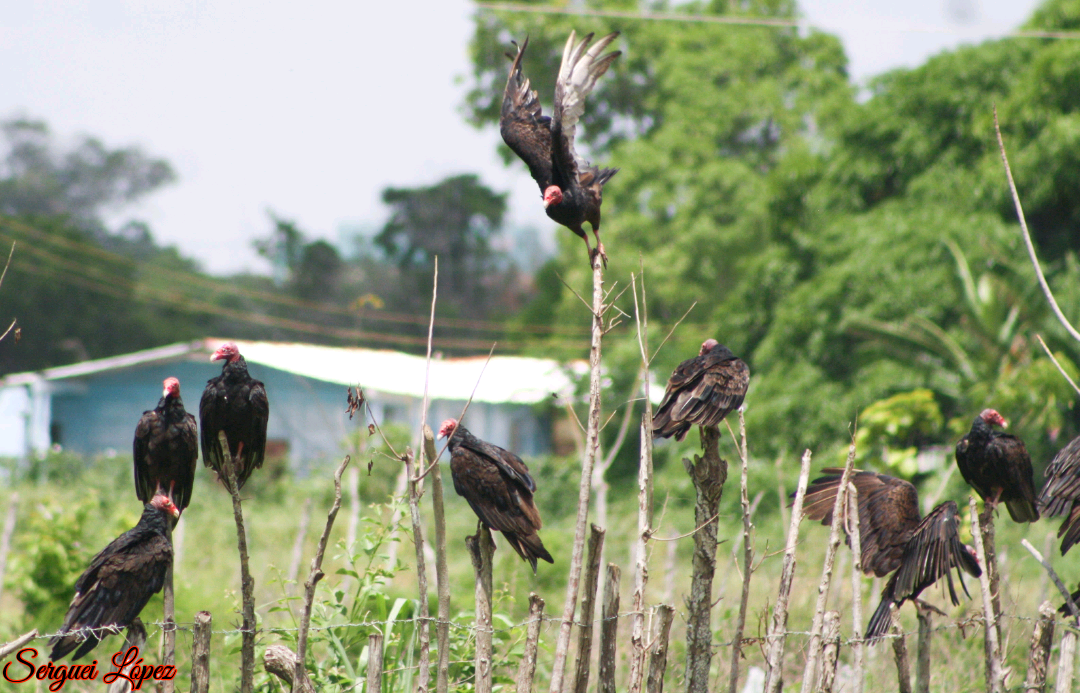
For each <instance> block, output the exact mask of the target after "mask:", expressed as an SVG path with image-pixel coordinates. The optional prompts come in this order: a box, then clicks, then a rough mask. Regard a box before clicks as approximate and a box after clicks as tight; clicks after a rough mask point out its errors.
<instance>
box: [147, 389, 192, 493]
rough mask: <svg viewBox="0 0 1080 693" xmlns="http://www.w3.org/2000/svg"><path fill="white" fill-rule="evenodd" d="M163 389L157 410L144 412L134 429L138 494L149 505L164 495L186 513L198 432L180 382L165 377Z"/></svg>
mask: <svg viewBox="0 0 1080 693" xmlns="http://www.w3.org/2000/svg"><path fill="white" fill-rule="evenodd" d="M164 386H165V390H164V392H162V393H161V400H159V401H158V405H157V408H155V409H151V410H149V411H145V412H143V415H142V418H141V419H139V424H138V425H137V426H136V427H135V442H134V455H135V495H136V496H138V497H139V500H141V501H142V502H143V503H148V502H150V499H151V498H153V497H154V496H155V495H157V494H159V493H163V494H165V495H166V496H168V497H169V500H171V501H172V502H173V504H174V505H176V508H177V510H179V511H180V512H184V508H186V507H187V506H188V503H190V502H191V487H192V486H193V485H194V484H195V469H196V466H197V462H198V459H199V433H198V429H197V427H196V425H195V417H194V416H193V415H191V414H189V413H187V412H186V411H185V410H184V402H183V400H181V399H180V381H179V380H177V379H176V378H166V379H165V383H164Z"/></svg>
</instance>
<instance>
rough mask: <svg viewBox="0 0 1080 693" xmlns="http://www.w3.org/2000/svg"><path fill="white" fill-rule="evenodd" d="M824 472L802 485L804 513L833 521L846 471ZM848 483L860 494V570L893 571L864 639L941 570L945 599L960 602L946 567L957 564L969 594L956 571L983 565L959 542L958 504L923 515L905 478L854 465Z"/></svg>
mask: <svg viewBox="0 0 1080 693" xmlns="http://www.w3.org/2000/svg"><path fill="white" fill-rule="evenodd" d="M822 471H823V472H824V473H825V474H827V475H828V476H823V477H821V478H819V479H815V480H814V481H813V483H812V484H811V485H810V487H809V488H807V489H806V498H805V500H804V501H803V513H804V514H805V515H806V517H807V518H809V519H811V520H821V524H823V525H831V524H832V510H833V504H834V503H835V502H836V493H837V490H838V488H839V486H840V479H841V475H842V474H843V473H844V470H843V469H835V468H831V469H823V470H822ZM851 482H852V483H853V484H854V485H855V489H856V491H857V492H858V494H859V541H860V544H861V548H862V551H861V554H862V556H861V563H862V570H863V572H864V573H866V574H867V575H876V576H877V577H884V576H886V575H888V574H889V573H892V577H890V578H889V581H888V582H887V583H886V584H885V589H884V590H882V592H881V604H879V605H878V608H877V610H876V611H874V615H873V616H871V617H870V623H869V624H868V625H867V627H866V639H867V640H876V639H877V638H880V637H881V636H883V635H885V634H886V633H887V632H888V630H889V625H890V624H891V622H892V618H891V616H890V613H889V608H890V607H891V606H892V605H893V604H896V605H897V607H899V606H900V605H901V604H903V603H904V601H906V600H914V599H916V598H918V596H919V595H920V594H921V593H922V591H923V590H925V589H926V588H927V587H929V586H930V585H932V584H934V583H935V582H937V580H938V578H940V577H941V576H943V575H944V576H945V577H946V578H947V579H948V583H949V598H950V599H951V600H952V603H953V605H956V604H959V603H960V600H959V598H958V597H957V595H956V589H955V587H954V586H953V581H952V573H951V572H950V571H951V570H952V569H953V568H956V569H957V571H956V574H957V577H959V579H960V586H961V587H963V588H964V593H965V594H968V591H967V585H965V584H964V578H963V575H962V574H961V573H960V570H961V569H963V570H964V571H965V572H967V573H968V574H969V575H972V576H974V577H978V576H980V575H982V569H981V568H980V567H979V564H978V562H977V561H976V560H975V556H974V552H973V551H972V549H971V548H970V547H968V546H966V545H965V544H963V543H961V541H960V537H959V534H958V532H957V529H958V526H959V520H958V518H957V508H956V503H954V502H953V501H945V502H944V503H941V504H940V505H938V506H937V507H936V508H934V509H933V510H931V511H930V514H929V515H927V516H926V517H921V516H920V514H919V494H918V492H916V491H915V487H914V486H912V485H911V484H910V483H909V482H907V481H904V480H903V479H896V478H894V477H891V476H886V475H885V474H877V473H875V472H863V471H857V470H853V472H852V475H851ZM845 529H846V528H845ZM849 541H850V539H849ZM893 571H895V572H893ZM970 596H971V595H970V594H968V597H969V598H970Z"/></svg>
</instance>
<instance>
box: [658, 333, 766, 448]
mask: <svg viewBox="0 0 1080 693" xmlns="http://www.w3.org/2000/svg"><path fill="white" fill-rule="evenodd" d="M749 385H750V368H749V367H747V365H746V363H745V362H743V360H742V359H740V358H738V357H737V356H735V354H733V353H731V350H730V349H728V348H727V347H726V346H722V345H721V344H718V343H717V341H716V340H715V339H706V340H705V342H704V343H703V344H702V345H701V351H700V352H698V355H697V356H695V357H694V358H692V359H687V360H686V361H683V362H682V363H680V364H679V367H678V368H676V369H675V372H674V373H672V374H671V378H669V379H668V384H667V390H665V391H664V399H663V401H661V402H660V406H659V407H658V408H657V410H656V416H654V417H653V436H654V437H656V438H670V437H671V436H675V440H682V439H683V438H685V437H686V432H687V431H689V430H690V427H691V426H693V425H694V424H697V425H699V426H715V425H716V424H718V423H720V422H721V421H723V420H724V417H725V416H727V415H728V414H730V413H731V412H733V411H734V410H736V409H738V408H739V406H740V405H741V404H742V403H743V397H745V396H746V388H747V387H748V386H749Z"/></svg>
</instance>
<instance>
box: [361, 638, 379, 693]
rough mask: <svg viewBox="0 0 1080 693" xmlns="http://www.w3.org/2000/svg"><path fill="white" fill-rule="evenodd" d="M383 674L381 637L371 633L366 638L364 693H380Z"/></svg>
mask: <svg viewBox="0 0 1080 693" xmlns="http://www.w3.org/2000/svg"><path fill="white" fill-rule="evenodd" d="M382 672H383V636H382V633H372V634H371V635H369V636H368V655H367V683H366V684H365V686H364V693H382Z"/></svg>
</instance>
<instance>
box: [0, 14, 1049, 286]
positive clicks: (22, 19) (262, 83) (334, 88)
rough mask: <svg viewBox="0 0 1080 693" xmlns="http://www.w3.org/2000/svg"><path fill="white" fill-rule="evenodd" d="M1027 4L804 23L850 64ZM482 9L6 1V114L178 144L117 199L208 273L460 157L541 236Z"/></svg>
mask: <svg viewBox="0 0 1080 693" xmlns="http://www.w3.org/2000/svg"><path fill="white" fill-rule="evenodd" d="M1035 4H1036V3H1035V2H1034V0H907V1H906V2H903V3H900V2H896V1H895V0H891V1H886V0H802V2H800V6H801V7H802V8H803V13H804V16H805V18H806V20H807V22H808V23H809V24H810V25H813V26H815V27H818V28H820V29H823V30H826V31H829V32H830V33H834V34H837V35H839V36H840V37H841V39H842V41H843V43H844V47H845V49H846V51H847V54H848V56H849V58H850V60H851V69H852V74H853V76H854V77H855V78H856V79H857V80H862V79H864V78H866V77H867V76H870V75H874V74H877V73H880V72H882V71H884V70H887V69H890V68H893V67H898V66H915V65H918V64H919V63H921V62H922V61H923V60H925V59H926V57H928V56H929V55H932V54H934V53H936V52H938V51H941V50H943V49H945V48H948V47H952V46H956V45H958V44H961V43H975V42H979V41H982V40H984V39H987V38H992V37H998V36H1002V35H1004V34H1006V33H1007V32H1009V31H1011V30H1013V29H1015V28H1016V27H1017V26H1018V25H1019V24H1020V23H1022V22H1023V21H1024V20H1025V19H1026V18H1027V17H1028V16H1029V15H1030V13H1031V11H1032V9H1033V8H1034V6H1035ZM472 12H473V9H472V5H471V4H470V3H469V2H465V1H464V0H425V1H422V2H379V3H375V2H367V1H361V2H335V3H329V2H310V3H298V2H295V0H288V1H284V0H259V1H258V2H251V1H248V0H244V1H238V0H95V1H94V2H83V1H80V0H62V1H61V0H50V1H48V2H12V3H8V4H7V5H6V6H5V9H4V12H3V13H2V14H0V117H4V118H6V117H10V116H12V115H26V116H30V117H33V118H40V119H44V120H45V121H46V122H48V123H49V125H50V126H51V127H52V129H53V132H54V133H55V134H56V135H59V136H63V137H71V136H73V135H76V134H90V135H94V136H97V137H100V138H101V139H103V140H104V141H105V143H106V144H107V145H108V146H112V147H118V146H126V145H129V144H137V145H140V146H142V147H143V148H144V149H145V150H146V151H147V152H149V153H150V154H152V155H155V156H161V157H164V158H166V159H168V160H169V161H170V162H171V163H172V164H173V166H174V167H175V168H176V170H177V172H178V174H179V181H178V182H177V183H176V184H174V185H172V186H170V187H168V188H166V189H164V190H163V191H161V192H159V193H156V194H154V195H153V196H152V197H150V198H149V199H148V200H147V201H146V202H145V203H144V204H142V205H140V206H139V207H137V208H125V209H124V210H123V213H122V214H121V217H122V218H124V219H126V218H129V217H137V218H140V219H143V220H146V221H148V222H149V223H150V225H151V227H152V229H153V231H154V234H155V236H156V238H157V239H158V241H159V242H162V243H168V244H176V245H177V246H179V247H180V249H181V250H182V251H183V252H184V253H185V254H187V255H189V256H191V257H194V258H196V259H197V260H198V261H199V262H200V263H201V264H202V266H203V268H204V269H206V270H208V271H211V272H215V273H224V272H235V271H240V270H243V269H250V270H253V271H260V272H261V271H266V270H267V267H266V265H265V264H264V263H263V262H262V261H261V260H260V259H259V258H258V257H257V256H256V255H255V253H254V251H253V250H252V248H251V241H252V239H253V238H255V237H259V236H264V235H266V234H267V233H268V231H269V222H268V221H267V215H266V210H268V209H272V210H274V212H275V213H277V214H278V215H280V216H283V217H285V218H288V219H293V220H295V221H296V222H298V223H299V225H300V227H301V228H303V229H304V230H305V231H307V232H308V233H310V234H312V235H313V236H321V237H325V238H329V239H331V240H338V238H339V236H340V232H341V229H342V227H343V226H357V225H368V226H377V225H379V224H380V223H381V222H382V221H383V220H384V219H385V215H386V210H385V209H384V208H383V207H382V205H381V203H380V201H379V193H380V192H381V191H382V189H383V188H385V187H386V186H390V185H393V186H414V185H422V184H430V183H433V182H435V181H438V180H440V179H441V178H443V177H445V176H447V175H449V174H454V173H462V172H478V173H480V175H481V177H482V179H483V181H484V182H485V183H487V184H488V185H489V186H491V187H493V188H495V189H496V190H510V191H511V193H512V197H511V211H510V216H511V220H512V222H513V223H515V224H519V225H527V226H534V227H536V228H538V229H541V230H543V232H544V233H545V235H548V234H549V233H550V230H551V228H552V223H551V222H549V221H548V220H547V218H546V217H545V216H544V213H543V210H542V208H541V206H540V204H539V199H538V197H537V196H538V192H537V190H536V187H535V185H534V184H533V182H532V180H531V179H530V178H529V177H528V174H527V172H526V170H525V168H524V166H520V165H519V166H513V167H511V168H506V167H504V166H503V165H502V163H501V161H500V160H499V159H498V157H497V156H496V154H495V145H496V142H497V139H498V132H497V131H496V130H495V129H491V130H488V131H483V132H481V131H477V130H475V129H474V128H472V127H470V126H469V125H467V124H466V123H465V122H464V119H463V118H462V116H461V103H462V100H463V99H462V97H463V94H464V90H465V83H466V80H465V79H464V76H465V75H466V73H467V70H468V56H467V47H468V39H469V36H470V34H471V28H472V24H471V21H470V16H471V13H472ZM580 25H581V26H582V30H595V31H599V32H604V31H607V30H609V29H611V28H618V27H617V26H616V24H615V23H613V22H611V21H610V20H599V19H591V20H587V19H582V20H581V22H580ZM718 30H722V29H718ZM500 48H501V47H492V49H493V50H498V49H500ZM541 99H542V100H543V102H544V105H545V107H549V106H550V98H549V96H548V95H541Z"/></svg>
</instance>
